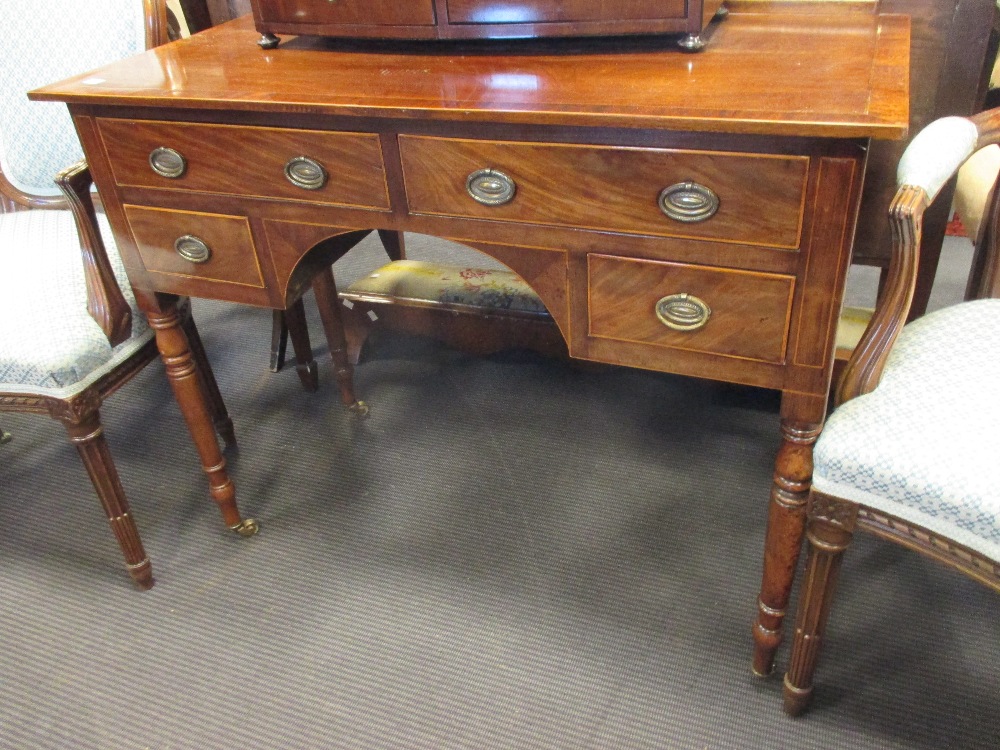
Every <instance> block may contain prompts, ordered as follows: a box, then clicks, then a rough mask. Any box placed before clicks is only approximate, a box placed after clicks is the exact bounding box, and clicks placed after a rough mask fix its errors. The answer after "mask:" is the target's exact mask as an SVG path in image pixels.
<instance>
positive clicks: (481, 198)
mask: <svg viewBox="0 0 1000 750" xmlns="http://www.w3.org/2000/svg"><path fill="white" fill-rule="evenodd" d="M465 189H466V191H467V192H468V193H469V195H470V196H472V199H473V200H474V201H477V202H478V203H482V204H483V205H484V206H502V205H503V204H504V203H510V202H511V201H512V200H514V194H515V193H516V192H517V183H515V182H514V180H512V179H511V178H510V177H508V176H507V175H505V174H504V173H503V172H501V171H499V170H497V169H477V170H476V171H475V172H473V173H472V174H470V175H469V176H468V177H467V178H466V180H465Z"/></svg>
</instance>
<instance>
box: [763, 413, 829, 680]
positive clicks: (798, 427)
mask: <svg viewBox="0 0 1000 750" xmlns="http://www.w3.org/2000/svg"><path fill="white" fill-rule="evenodd" d="M825 401H826V399H825V398H823V399H818V398H813V399H805V400H804V401H803V400H802V399H800V398H798V397H794V396H790V395H789V394H785V395H784V396H783V398H782V419H781V436H782V441H781V447H780V448H779V449H778V456H777V459H776V460H775V465H774V481H773V484H772V485H771V502H770V510H769V512H768V519H767V534H766V538H765V541H764V570H763V575H762V580H761V587H760V597H759V598H758V600H757V619H756V622H755V623H754V627H753V638H754V654H753V672H754V674H756V675H758V676H761V677H764V676H767V675H769V674H771V672H772V671H773V670H774V655H775V652H776V651H777V649H778V646H779V645H780V644H781V640H782V627H783V625H784V620H785V613H786V608H787V607H788V600H789V598H790V596H791V591H792V584H793V583H794V580H795V568H796V565H797V564H798V560H799V554H800V552H801V549H802V538H803V535H804V533H805V520H806V501H807V500H808V497H809V487H810V485H811V482H812V467H813V464H812V450H813V445H814V444H815V442H816V438H818V437H819V433H820V430H821V429H822V426H823V422H822V419H823V415H824V412H825ZM817 412H818V413H817ZM803 417H805V419H803ZM808 417H813V419H812V420H809V419H808Z"/></svg>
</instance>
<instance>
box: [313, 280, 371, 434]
mask: <svg viewBox="0 0 1000 750" xmlns="http://www.w3.org/2000/svg"><path fill="white" fill-rule="evenodd" d="M313 293H314V294H315V295H316V303H317V304H318V306H319V314H320V319H321V320H322V321H323V331H324V332H325V333H326V340H327V343H328V345H329V347H330V357H331V358H332V359H333V366H334V375H335V376H336V378H337V386H338V387H339V388H340V400H341V401H342V402H344V403H345V404H347V405H348V406H349V407H350V408H351V411H353V412H355V413H356V414H358V415H359V416H365V415H366V414H368V406H367V405H366V404H365V402H364V401H359V400H358V399H357V398H356V397H355V395H354V367H353V366H352V365H351V363H350V362H349V361H348V358H347V340H346V337H345V336H344V323H343V321H342V320H341V317H340V300H339V299H338V297H337V285H336V282H335V281H334V280H333V271H332V270H331V269H330V268H326V269H324V270H323V271H321V272H320V273H319V274H317V275H316V278H315V279H313Z"/></svg>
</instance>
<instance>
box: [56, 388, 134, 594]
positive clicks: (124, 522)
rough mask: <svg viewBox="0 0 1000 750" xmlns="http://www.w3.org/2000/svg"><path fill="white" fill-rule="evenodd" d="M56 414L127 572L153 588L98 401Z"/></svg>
mask: <svg viewBox="0 0 1000 750" xmlns="http://www.w3.org/2000/svg"><path fill="white" fill-rule="evenodd" d="M84 398H86V397H84ZM53 416H54V417H55V418H57V419H59V421H61V422H62V423H63V426H65V428H66V431H67V432H68V433H69V439H70V440H71V441H72V443H73V445H74V446H76V450H77V452H78V453H79V454H80V458H81V459H82V460H83V465H84V467H86V469H87V474H88V475H89V476H90V481H91V482H93V484H94V490H95V491H96V492H97V497H98V499H99V500H100V501H101V505H102V506H103V507H104V512H105V513H106V514H107V517H108V524H109V525H110V526H111V531H112V532H114V535H115V539H117V540H118V546H119V547H121V550H122V554H123V555H124V556H125V568H126V570H128V574H129V575H130V576H132V580H133V581H135V585H136V586H138V587H139V588H140V589H144V590H145V589H149V588H151V587H152V586H153V568H152V565H151V564H150V562H149V557H148V556H147V555H146V550H145V549H143V546H142V539H140V537H139V529H138V528H137V527H136V525H135V519H134V518H132V512H131V510H130V509H129V505H128V499H127V498H126V497H125V488H124V487H122V483H121V480H120V479H119V478H118V470H117V469H116V468H115V463H114V461H113V460H112V458H111V451H110V450H109V449H108V443H107V441H106V440H105V439H104V429H103V428H102V427H101V417H100V414H99V413H98V411H97V404H96V403H94V404H93V405H92V406H85V408H83V409H81V410H79V411H77V410H76V409H69V410H67V411H66V412H65V413H61V414H56V413H53Z"/></svg>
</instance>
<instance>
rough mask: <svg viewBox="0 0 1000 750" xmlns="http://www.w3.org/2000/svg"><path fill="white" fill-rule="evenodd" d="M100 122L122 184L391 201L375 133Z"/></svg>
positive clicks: (377, 205) (380, 204)
mask: <svg viewBox="0 0 1000 750" xmlns="http://www.w3.org/2000/svg"><path fill="white" fill-rule="evenodd" d="M98 127H99V129H100V133H101V138H102V139H103V141H104V146H105V149H106V150H107V152H108V153H109V154H113V155H114V158H112V159H110V162H111V165H112V171H113V172H114V177H115V182H117V183H118V184H119V185H121V186H131V187H144V188H164V189H168V190H184V191H188V192H205V193H225V194H230V195H246V196H253V197H261V198H284V199H291V200H297V201H310V202H316V203H331V204H337V205H343V206H359V207H362V208H374V209H381V210H387V209H388V208H389V192H388V188H387V186H386V178H385V164H384V162H383V160H382V148H381V144H380V143H379V139H378V136H377V135H374V134H370V133H341V132H327V131H322V130H293V129H290V128H264V127H243V126H237V125H202V124H196V123H173V122H157V121H148V120H115V119H101V120H98Z"/></svg>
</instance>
